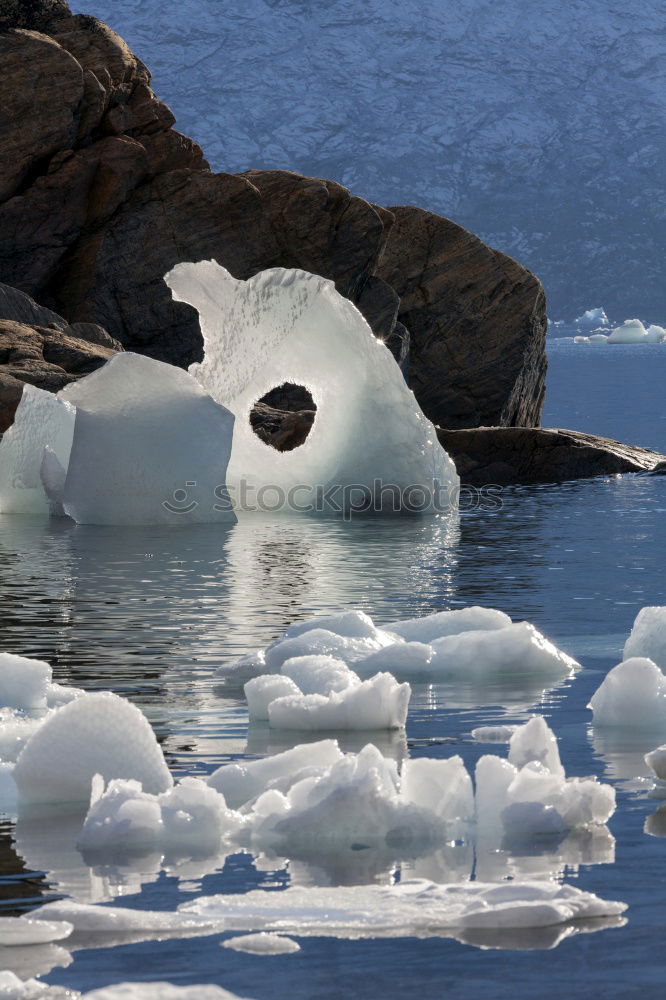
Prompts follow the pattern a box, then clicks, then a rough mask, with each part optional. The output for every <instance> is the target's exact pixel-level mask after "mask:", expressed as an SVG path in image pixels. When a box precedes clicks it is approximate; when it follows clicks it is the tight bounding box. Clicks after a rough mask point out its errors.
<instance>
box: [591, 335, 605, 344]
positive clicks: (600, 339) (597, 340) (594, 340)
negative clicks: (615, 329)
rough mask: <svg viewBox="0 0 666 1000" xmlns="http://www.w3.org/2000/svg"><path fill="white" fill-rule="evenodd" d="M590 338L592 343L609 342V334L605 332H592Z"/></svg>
mask: <svg viewBox="0 0 666 1000" xmlns="http://www.w3.org/2000/svg"><path fill="white" fill-rule="evenodd" d="M589 340H590V343H591V344H607V343H608V336H607V334H605V333H591V334H590V337H589Z"/></svg>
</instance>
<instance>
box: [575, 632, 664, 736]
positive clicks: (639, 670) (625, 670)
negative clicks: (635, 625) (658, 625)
mask: <svg viewBox="0 0 666 1000" xmlns="http://www.w3.org/2000/svg"><path fill="white" fill-rule="evenodd" d="M632 635H633V633H632ZM588 708H590V709H591V710H592V716H593V723H594V725H595V726H608V727H618V728H620V727H622V728H625V729H632V730H635V731H638V732H640V731H646V732H652V731H654V732H660V731H663V730H666V676H664V674H663V673H662V671H661V670H660V669H659V667H658V666H657V664H656V663H654V662H653V661H652V660H650V659H648V658H647V657H643V656H632V657H630V658H629V659H627V660H623V661H622V663H618V665H617V666H616V667H613V669H612V670H610V671H609V672H608V673H607V674H606V677H605V678H604V680H603V681H602V683H601V685H600V686H599V687H598V688H597V690H596V691H595V692H594V694H593V695H592V697H591V698H590V702H589V705H588Z"/></svg>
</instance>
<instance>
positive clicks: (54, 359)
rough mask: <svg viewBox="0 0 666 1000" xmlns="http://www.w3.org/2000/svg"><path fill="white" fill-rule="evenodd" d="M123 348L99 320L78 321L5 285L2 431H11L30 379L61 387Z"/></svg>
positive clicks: (0, 303)
mask: <svg viewBox="0 0 666 1000" xmlns="http://www.w3.org/2000/svg"><path fill="white" fill-rule="evenodd" d="M119 350H122V347H121V346H120V344H118V343H117V342H116V341H114V340H113V339H112V338H111V337H109V335H108V333H107V332H106V331H105V330H103V329H102V328H101V327H99V326H95V325H93V324H89V325H86V324H81V323H79V324H74V325H72V326H69V325H68V323H67V321H66V320H64V319H63V318H62V316H58V315H57V314H56V313H53V312H51V311H50V310H48V309H43V308H42V307H41V306H38V305H37V304H36V303H35V302H33V301H32V299H30V298H29V297H28V296H27V295H24V294H23V293H22V292H19V291H17V290H16V289H13V288H9V287H7V286H6V285H0V433H2V432H4V431H6V430H7V428H8V427H9V426H10V424H11V423H12V420H13V419H14V412H15V410H16V407H17V406H18V404H19V401H20V399H21V393H22V392H23V386H24V384H25V383H29V384H30V385H35V386H37V387H38V388H39V389H46V390H47V391H49V392H58V391H59V390H60V389H62V388H64V386H66V385H67V384H68V382H72V381H74V379H77V378H82V377H83V376H84V375H89V374H90V372H93V371H95V370H96V369H97V368H99V367H100V366H101V365H103V364H104V363H105V362H106V361H108V360H109V358H110V357H112V355H113V354H115V353H116V352H117V351H119Z"/></svg>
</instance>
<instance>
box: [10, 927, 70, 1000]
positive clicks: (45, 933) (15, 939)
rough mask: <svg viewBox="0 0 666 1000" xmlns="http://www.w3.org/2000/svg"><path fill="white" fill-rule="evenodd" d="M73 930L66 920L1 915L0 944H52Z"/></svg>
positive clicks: (67, 935)
mask: <svg viewBox="0 0 666 1000" xmlns="http://www.w3.org/2000/svg"><path fill="white" fill-rule="evenodd" d="M73 930H74V928H73V926H72V924H68V923H67V922H66V921H64V920H33V919H32V918H31V917H0V945H3V946H4V947H6V948H8V947H13V946H16V945H32V944H50V943H51V942H52V941H62V940H63V939H64V938H67V937H69V935H70V934H71V933H72V931H73ZM0 996H2V994H1V993H0Z"/></svg>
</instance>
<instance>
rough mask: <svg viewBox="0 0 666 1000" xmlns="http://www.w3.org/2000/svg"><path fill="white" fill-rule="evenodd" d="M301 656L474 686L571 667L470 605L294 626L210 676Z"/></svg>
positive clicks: (521, 631) (547, 647) (537, 641)
mask: <svg viewBox="0 0 666 1000" xmlns="http://www.w3.org/2000/svg"><path fill="white" fill-rule="evenodd" d="M324 625H326V626H329V625H330V628H328V627H323V626H324ZM313 626H314V627H313ZM335 629H337V630H338V631H335ZM292 630H293V632H292ZM290 633H292V634H290ZM341 633H344V634H341ZM351 633H354V634H351ZM303 656H329V657H334V658H335V659H338V660H342V661H344V662H345V663H346V664H347V665H348V666H350V667H351V668H352V669H353V670H354V672H355V673H357V674H359V675H360V676H361V677H364V678H368V677H371V676H373V675H374V674H376V673H377V672H378V671H387V672H390V673H392V674H393V675H394V676H395V677H396V678H397V679H398V680H407V679H418V680H431V679H432V678H438V679H445V678H447V677H450V676H453V677H456V676H458V675H459V674H463V675H464V677H465V679H466V680H467V681H474V682H476V683H478V682H479V681H486V680H487V678H488V677H489V676H493V677H494V678H495V677H506V678H510V677H513V676H515V675H520V676H523V677H524V676H526V675H533V676H535V677H546V678H548V679H551V680H555V679H559V678H564V677H567V676H569V675H570V674H571V673H573V671H574V670H576V669H577V668H578V667H579V664H578V663H577V662H576V661H575V660H574V659H572V658H571V657H570V656H567V654H566V653H563V652H562V651H561V650H559V649H557V647H556V646H554V645H553V643H552V642H550V641H549V640H548V639H546V638H545V637H544V636H543V635H541V633H540V632H538V631H537V629H535V628H534V626H533V625H530V624H529V623H528V622H517V623H515V624H512V622H511V619H510V618H509V617H508V616H507V615H505V614H504V613H503V612H501V611H496V610H494V609H492V608H477V607H472V608H460V609H457V610H455V611H443V612H439V613H437V614H434V615H428V616H426V617H424V618H414V619H408V620H406V621H404V622H392V623H391V624H390V625H388V626H386V628H377V627H376V626H375V625H374V624H373V622H372V619H371V618H369V616H367V615H363V616H362V617H360V616H359V613H358V612H353V613H352V612H349V613H347V614H346V615H335V616H326V617H325V618H318V619H313V620H311V621H310V622H300V623H299V624H298V625H297V626H292V628H291V629H289V630H287V632H286V633H285V634H284V635H282V636H280V637H279V638H278V639H276V640H275V642H273V643H271V645H270V646H268V647H267V648H266V649H265V650H260V651H257V652H256V653H253V654H252V655H251V656H248V657H243V659H242V660H239V661H237V663H236V664H232V665H231V666H230V667H226V666H225V667H223V668H221V669H220V670H219V672H218V674H219V676H220V677H224V678H229V677H234V676H237V677H239V678H242V679H245V678H246V677H247V676H257V675H260V674H262V673H277V672H278V671H280V670H281V669H282V666H283V664H284V663H285V662H286V661H287V660H289V659H292V658H296V657H303Z"/></svg>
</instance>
